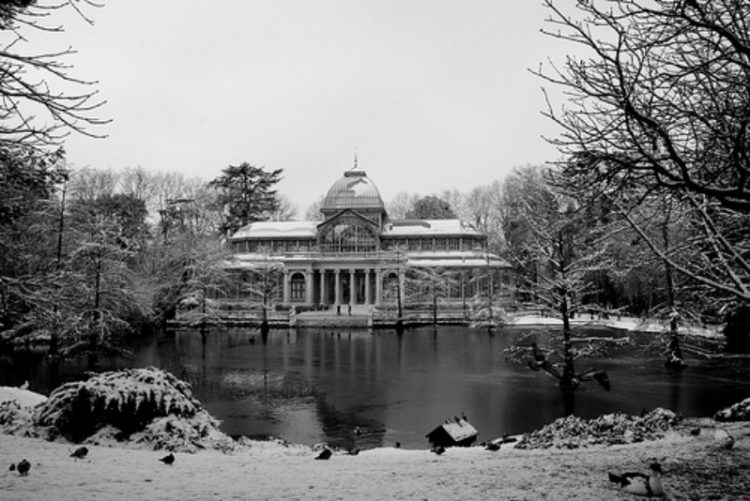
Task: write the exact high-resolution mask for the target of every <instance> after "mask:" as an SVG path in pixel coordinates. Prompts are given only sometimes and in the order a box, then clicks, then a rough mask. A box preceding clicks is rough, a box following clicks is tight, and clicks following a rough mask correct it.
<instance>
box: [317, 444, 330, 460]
mask: <svg viewBox="0 0 750 501" xmlns="http://www.w3.org/2000/svg"><path fill="white" fill-rule="evenodd" d="M332 455H333V452H331V449H329V448H328V447H326V448H324V449H323V451H322V452H321V453H320V454H318V455H317V457H316V458H315V459H331V456H332Z"/></svg>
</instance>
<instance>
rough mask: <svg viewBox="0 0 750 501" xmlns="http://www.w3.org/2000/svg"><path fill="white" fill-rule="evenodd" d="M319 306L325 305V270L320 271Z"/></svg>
mask: <svg viewBox="0 0 750 501" xmlns="http://www.w3.org/2000/svg"><path fill="white" fill-rule="evenodd" d="M320 304H323V305H324V304H326V270H320Z"/></svg>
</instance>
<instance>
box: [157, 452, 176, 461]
mask: <svg viewBox="0 0 750 501" xmlns="http://www.w3.org/2000/svg"><path fill="white" fill-rule="evenodd" d="M159 461H161V462H162V463H164V464H172V463H174V454H172V453H171V452H170V453H169V454H167V455H166V456H164V457H163V458H159Z"/></svg>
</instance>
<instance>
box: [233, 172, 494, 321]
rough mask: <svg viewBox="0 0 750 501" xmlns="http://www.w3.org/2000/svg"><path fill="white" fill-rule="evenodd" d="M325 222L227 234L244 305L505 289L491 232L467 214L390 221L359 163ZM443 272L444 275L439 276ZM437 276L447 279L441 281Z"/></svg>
mask: <svg viewBox="0 0 750 501" xmlns="http://www.w3.org/2000/svg"><path fill="white" fill-rule="evenodd" d="M320 211H321V212H322V214H323V220H322V221H284V222H271V221H263V222H256V223H251V224H248V225H246V226H244V227H242V228H240V229H239V230H238V231H237V232H236V233H235V234H234V235H232V236H231V237H230V239H229V244H230V249H231V252H232V257H231V259H230V260H229V262H228V263H227V267H228V268H229V269H230V270H231V272H232V273H233V275H234V276H235V281H234V283H235V284H236V287H235V290H234V292H233V295H234V296H235V297H236V299H237V300H238V301H240V302H242V303H245V304H246V303H248V302H250V303H260V302H264V303H266V302H267V303H270V304H275V305H282V306H295V307H297V309H298V310H301V311H304V310H306V309H321V308H331V307H336V306H342V305H345V306H346V305H351V306H352V307H354V308H361V306H360V305H364V306H367V307H370V308H372V307H386V306H388V305H393V304H394V303H395V302H396V301H397V298H398V297H401V299H402V301H403V303H404V305H409V304H418V303H420V302H423V303H426V302H428V296H429V295H430V292H433V295H434V289H432V290H428V289H430V287H434V286H436V285H437V286H439V287H441V290H442V292H441V299H440V301H441V303H443V304H445V303H452V304H456V305H458V304H461V305H463V307H464V308H465V307H466V303H467V300H469V299H472V298H474V297H475V296H477V295H479V294H480V293H482V292H483V291H484V292H486V291H487V289H488V288H492V289H493V290H498V289H499V288H500V287H501V284H502V282H503V281H504V274H505V272H506V271H507V269H508V268H509V267H508V265H507V263H506V262H504V261H503V260H501V259H500V258H499V257H498V256H496V255H493V254H490V253H489V252H488V251H487V236H486V235H484V234H482V233H481V232H479V231H477V230H476V229H475V228H474V227H472V226H471V225H469V224H467V223H465V222H464V221H461V220H459V219H418V220H415V219H408V220H401V219H391V218H390V217H388V213H387V211H386V208H385V204H384V203H383V200H382V198H381V197H380V193H379V192H378V189H377V187H376V186H375V184H374V183H373V182H372V180H370V178H368V177H367V175H366V174H365V172H363V171H361V170H356V169H355V170H350V171H346V172H344V175H343V177H341V178H340V179H339V180H338V181H336V182H335V183H334V184H333V186H331V188H330V189H329V190H328V193H327V194H326V196H325V199H324V200H323V203H322V206H321V209H320ZM437 274H439V275H437ZM435 280H437V281H438V282H439V283H433V282H435Z"/></svg>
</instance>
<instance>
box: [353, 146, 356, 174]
mask: <svg viewBox="0 0 750 501" xmlns="http://www.w3.org/2000/svg"><path fill="white" fill-rule="evenodd" d="M352 170H357V148H356V147H355V148H354V167H352Z"/></svg>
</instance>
